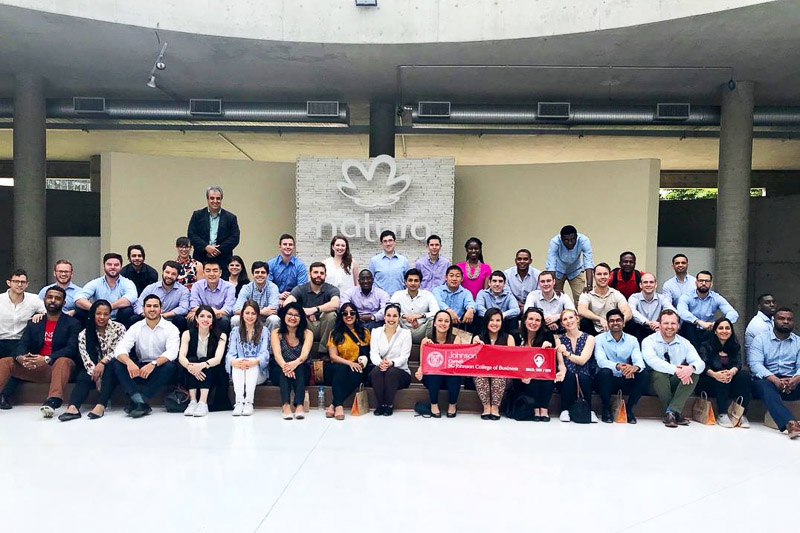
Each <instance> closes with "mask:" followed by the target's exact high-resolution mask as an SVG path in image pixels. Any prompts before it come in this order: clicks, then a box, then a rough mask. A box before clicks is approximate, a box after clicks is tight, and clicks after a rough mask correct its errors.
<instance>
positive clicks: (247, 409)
mask: <svg viewBox="0 0 800 533" xmlns="http://www.w3.org/2000/svg"><path fill="white" fill-rule="evenodd" d="M252 414H253V404H252V402H245V404H244V407H243V408H242V416H250V415H252Z"/></svg>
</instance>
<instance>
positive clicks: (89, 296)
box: [75, 253, 139, 324]
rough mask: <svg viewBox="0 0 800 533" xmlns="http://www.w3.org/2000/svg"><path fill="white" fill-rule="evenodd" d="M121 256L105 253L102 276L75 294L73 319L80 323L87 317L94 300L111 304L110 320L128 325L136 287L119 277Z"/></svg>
mask: <svg viewBox="0 0 800 533" xmlns="http://www.w3.org/2000/svg"><path fill="white" fill-rule="evenodd" d="M121 269H122V256H121V255H119V254H115V253H107V254H106V255H104V256H103V275H102V276H100V277H99V278H96V279H93V280H92V281H90V282H89V283H87V284H86V285H84V286H83V289H81V290H80V291H78V292H77V293H76V294H75V318H77V319H78V320H80V321H81V322H83V321H85V320H86V318H88V316H89V313H88V311H89V308H90V307H91V306H92V304H93V303H94V302H95V301H96V300H108V301H109V302H111V318H113V319H114V320H116V321H117V322H120V323H122V324H128V323H129V322H130V319H131V318H132V317H133V303H134V302H135V301H136V298H138V297H139V293H138V292H137V291H136V285H134V284H133V282H132V281H131V280H129V279H128V278H125V277H122V276H120V274H119V272H120V270H121Z"/></svg>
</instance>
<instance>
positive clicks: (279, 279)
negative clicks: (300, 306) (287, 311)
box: [267, 233, 308, 305]
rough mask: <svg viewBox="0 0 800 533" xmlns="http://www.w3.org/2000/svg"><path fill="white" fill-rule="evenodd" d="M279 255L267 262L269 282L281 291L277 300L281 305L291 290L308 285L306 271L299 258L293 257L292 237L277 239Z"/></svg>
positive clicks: (285, 235) (287, 235) (285, 234)
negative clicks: (304, 284)
mask: <svg viewBox="0 0 800 533" xmlns="http://www.w3.org/2000/svg"><path fill="white" fill-rule="evenodd" d="M278 249H279V250H280V253H279V254H278V255H276V256H275V257H273V258H272V259H270V260H269V261H267V266H268V267H269V280H270V281H271V282H272V283H274V284H275V285H277V286H278V290H279V291H281V293H280V295H279V296H278V300H279V301H280V303H281V305H283V302H284V301H285V300H286V298H288V297H289V295H290V294H291V293H292V289H294V288H295V287H297V286H298V285H302V284H303V283H308V269H307V268H306V265H305V263H303V262H302V261H301V260H300V258H298V257H297V256H296V255H294V237H293V236H291V235H289V234H288V233H284V234H283V235H281V237H280V239H278Z"/></svg>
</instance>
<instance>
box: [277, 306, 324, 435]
mask: <svg viewBox="0 0 800 533" xmlns="http://www.w3.org/2000/svg"><path fill="white" fill-rule="evenodd" d="M278 317H279V318H280V321H281V323H280V326H278V329H275V330H273V331H272V354H273V356H274V357H275V362H276V363H278V366H279V367H280V369H281V375H280V378H279V385H280V388H281V405H282V409H283V419H284V420H291V419H292V408H291V406H290V405H289V402H290V401H292V398H291V394H292V391H294V409H295V410H294V417H295V418H297V419H298V420H301V419H303V418H304V417H305V411H304V410H303V399H304V398H305V394H306V385H307V384H308V379H309V378H310V377H311V369H310V368H309V364H308V362H307V361H308V358H309V356H310V354H311V346H312V345H313V344H314V334H313V333H312V332H311V330H310V329H308V319H307V318H306V314H305V312H304V311H303V308H302V306H301V305H300V304H299V303H297V302H292V303H290V304H288V305H286V306H285V307H283V308H281V310H280V311H279V312H278Z"/></svg>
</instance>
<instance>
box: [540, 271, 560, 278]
mask: <svg viewBox="0 0 800 533" xmlns="http://www.w3.org/2000/svg"><path fill="white" fill-rule="evenodd" d="M545 274H547V275H549V276H552V277H553V281H555V279H556V273H555V272H553V271H552V270H542V271H541V272H539V277H540V278H541V277H542V276H544V275H545Z"/></svg>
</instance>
